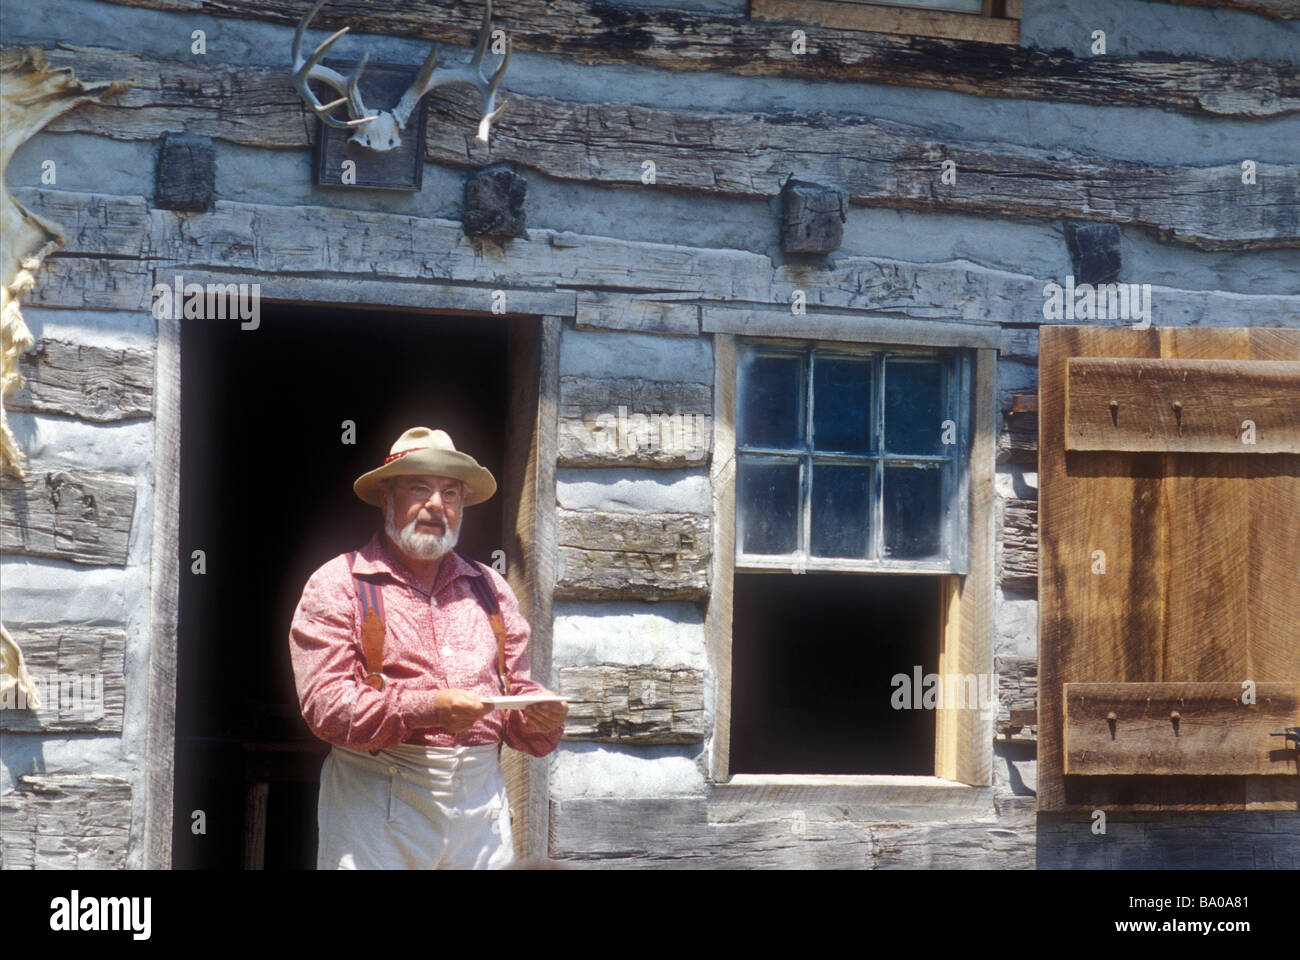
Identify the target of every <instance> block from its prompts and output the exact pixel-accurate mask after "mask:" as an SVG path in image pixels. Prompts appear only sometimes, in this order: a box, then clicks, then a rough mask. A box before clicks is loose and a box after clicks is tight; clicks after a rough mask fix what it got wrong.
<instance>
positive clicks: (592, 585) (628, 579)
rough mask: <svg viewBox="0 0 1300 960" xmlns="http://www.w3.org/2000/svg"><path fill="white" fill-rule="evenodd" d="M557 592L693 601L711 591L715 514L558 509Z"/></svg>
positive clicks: (557, 593)
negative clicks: (710, 565)
mask: <svg viewBox="0 0 1300 960" xmlns="http://www.w3.org/2000/svg"><path fill="white" fill-rule="evenodd" d="M557 519H558V528H559V531H558V539H557V544H558V547H559V557H558V570H557V572H556V584H555V595H556V596H557V597H575V598H582V599H602V598H610V599H615V598H616V599H632V598H637V597H639V598H643V599H647V600H667V599H677V600H688V599H690V600H693V599H699V598H701V597H705V596H707V595H708V592H709V544H710V533H709V526H710V524H709V518H708V517H705V516H701V515H698V514H689V513H604V512H601V511H586V510H558V511H557Z"/></svg>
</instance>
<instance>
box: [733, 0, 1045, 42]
mask: <svg viewBox="0 0 1300 960" xmlns="http://www.w3.org/2000/svg"><path fill="white" fill-rule="evenodd" d="M1020 6H1021V0H908V2H907V3H900V2H895V0H874V2H866V0H749V16H750V19H752V20H774V21H778V22H780V23H792V24H804V25H807V24H819V25H821V26H824V27H835V28H837V29H840V30H869V31H871V32H873V33H899V34H908V35H911V36H914V37H937V38H940V39H945V40H976V41H980V42H982V43H1009V44H1017V43H1019V42H1020Z"/></svg>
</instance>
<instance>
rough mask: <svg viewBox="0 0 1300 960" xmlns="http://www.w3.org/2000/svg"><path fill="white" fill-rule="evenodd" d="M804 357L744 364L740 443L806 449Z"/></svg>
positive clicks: (753, 360) (751, 359)
mask: <svg viewBox="0 0 1300 960" xmlns="http://www.w3.org/2000/svg"><path fill="white" fill-rule="evenodd" d="M803 362H804V358H803V357H798V356H796V357H755V356H752V355H749V356H744V357H743V358H742V360H741V379H740V383H741V390H740V397H739V400H740V404H739V405H740V411H739V413H740V427H739V434H740V437H739V442H740V443H741V444H744V445H747V446H754V447H776V448H778V449H789V448H791V447H801V446H803V435H804V434H803V422H804V418H803V388H802V378H801V376H800V374H801V368H802V367H803Z"/></svg>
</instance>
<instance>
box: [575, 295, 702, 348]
mask: <svg viewBox="0 0 1300 960" xmlns="http://www.w3.org/2000/svg"><path fill="white" fill-rule="evenodd" d="M691 296H693V294H691V293H683V294H673V295H671V299H669V298H668V297H666V296H664V295H660V296H659V297H629V296H626V295H623V294H618V293H611V292H609V291H607V290H584V291H582V292H581V293H579V294H578V307H577V315H576V316H575V317H574V321H573V325H574V326H575V327H577V328H578V329H579V330H623V331H626V332H633V333H662V334H667V335H669V336H679V337H696V336H699V333H700V308H699V307H698V306H697V305H695V304H693V303H682V302H680V301H681V299H683V298H686V297H691Z"/></svg>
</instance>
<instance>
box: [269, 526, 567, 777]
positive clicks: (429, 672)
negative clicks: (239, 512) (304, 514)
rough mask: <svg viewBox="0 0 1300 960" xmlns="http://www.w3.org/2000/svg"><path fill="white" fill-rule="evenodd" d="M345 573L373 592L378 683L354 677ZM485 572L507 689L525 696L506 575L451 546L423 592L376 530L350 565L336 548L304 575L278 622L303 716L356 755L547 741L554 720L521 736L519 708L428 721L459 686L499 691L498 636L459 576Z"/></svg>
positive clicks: (355, 613) (552, 743)
mask: <svg viewBox="0 0 1300 960" xmlns="http://www.w3.org/2000/svg"><path fill="white" fill-rule="evenodd" d="M353 572H355V573H357V574H360V575H361V576H362V577H363V578H364V579H366V580H369V581H370V582H371V583H374V584H376V585H378V586H379V589H380V590H381V591H382V594H383V604H384V625H385V627H386V631H385V638H384V677H385V683H384V689H383V690H375V689H374V688H373V687H370V686H367V685H366V684H365V683H363V682H362V681H363V678H364V677H365V674H366V670H365V658H364V655H363V653H362V645H361V609H360V605H359V601H358V598H357V589H356V585H355V583H354V581H353V577H352V574H353ZM480 576H485V577H487V578H488V579H489V581H490V583H491V586H492V589H493V591H494V592H495V593H496V596H497V602H498V603H499V604H500V606H501V615H502V617H503V619H504V621H505V626H506V636H507V642H506V677H507V679H508V680H509V682H510V690H509V693H510V694H511V695H519V694H528V693H536V692H538V691H540V690H542V689H543V688H542V687H541V686H540V685H538V684H536V683H534V682H533V681H532V679H531V677H530V676H529V669H528V654H527V647H528V635H529V626H528V621H526V620H525V619H524V618H523V616H522V615H521V614H520V613H519V602H518V601H517V600H516V599H515V595H514V591H512V590H511V589H510V586H509V584H507V583H506V581H505V578H504V577H502V576H501V575H500V574H499V573H497V572H496V571H495V570H492V569H491V568H490V567H481V566H479V565H477V564H471V563H470V562H469V561H468V560H466V559H465V558H463V557H461V556H460V555H459V554H457V553H456V552H455V551H452V552H451V553H448V554H446V555H445V556H444V557H443V559H442V563H441V565H440V566H439V568H438V576H437V579H436V580H435V581H434V584H433V590H432V592H430V591H428V590H426V589H425V588H424V587H422V586H421V585H420V581H419V580H418V579H417V578H416V576H415V575H414V574H413V573H411V571H409V570H408V569H407V568H406V566H405V565H404V564H403V563H402V562H401V560H399V559H398V558H397V557H395V556H394V555H393V554H392V553H390V552H389V550H388V549H387V548H386V546H385V545H384V539H383V538H382V537H381V536H380V534H379V533H375V535H374V536H372V537H371V538H370V542H369V543H367V544H366V545H365V546H364V547H362V548H361V550H360V551H359V553H358V555H357V557H356V562H355V564H354V566H353V569H352V570H349V569H348V554H340V555H339V556H337V557H335V558H334V559H333V560H331V561H329V563H327V564H325V565H324V566H323V567H321V568H320V569H319V570H317V571H316V572H315V573H313V574H312V575H311V578H310V579H309V580H308V581H307V585H306V587H304V588H303V591H302V599H301V600H300V601H299V602H298V608H297V609H296V610H295V611H294V615H293V625H292V626H291V627H290V628H289V653H290V656H291V657H292V659H293V674H294V682H295V683H296V685H297V687H298V704H299V706H300V707H301V709H302V715H303V719H305V720H306V721H307V725H308V726H309V727H310V728H311V731H312V733H314V734H315V735H316V736H318V737H319V738H320V739H322V740H324V741H326V742H328V743H333V744H338V745H339V746H344V747H351V748H353V749H358V750H378V749H383V748H385V747H390V746H392V745H394V744H397V743H420V744H427V745H429V746H437V747H451V746H458V747H459V746H475V745H481V744H491V743H497V742H498V741H500V740H504V741H505V742H506V744H507V745H508V746H511V747H514V748H515V749H516V750H522V751H524V752H525V753H528V754H531V755H532V756H535V757H540V756H544V755H545V754H548V753H550V752H551V751H552V750H554V749H555V748H556V746H557V745H558V744H559V742H560V737H561V735H562V734H563V732H564V728H563V726H560V727H558V728H556V729H555V730H553V731H551V732H550V733H546V734H542V733H537V732H527V731H525V729H524V725H523V714H522V712H520V711H518V710H507V711H501V710H494V711H493V712H491V713H489V714H488V715H487V716H485V717H483V718H482V719H481V720H478V721H477V722H476V723H475V724H474V725H473V726H472V727H470V728H469V729H468V730H466V731H464V732H463V733H460V734H456V735H453V734H451V733H448V732H447V731H446V730H444V729H442V728H441V727H433V726H429V724H430V723H431V722H432V719H433V701H434V694H435V693H436V692H437V691H438V690H444V689H452V688H459V689H462V690H468V691H470V692H472V693H476V694H478V695H479V696H500V695H501V694H502V692H503V691H502V690H501V681H500V679H499V677H498V676H497V669H496V668H497V640H496V635H495V634H493V632H492V626H491V624H490V623H489V621H488V615H487V612H486V611H485V610H484V609H483V607H482V605H481V604H480V603H479V601H478V599H477V598H476V597H475V596H474V592H473V590H472V589H471V588H470V586H469V583H468V581H467V578H469V577H480Z"/></svg>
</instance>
